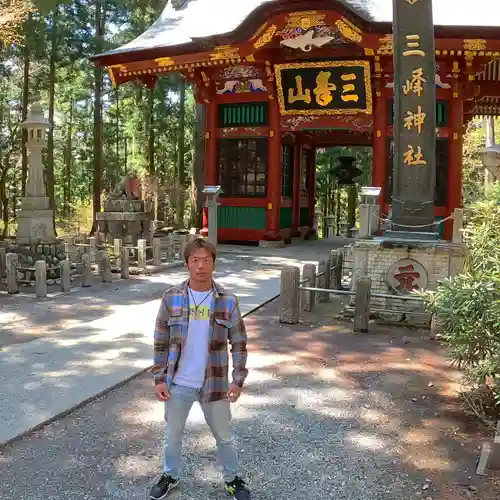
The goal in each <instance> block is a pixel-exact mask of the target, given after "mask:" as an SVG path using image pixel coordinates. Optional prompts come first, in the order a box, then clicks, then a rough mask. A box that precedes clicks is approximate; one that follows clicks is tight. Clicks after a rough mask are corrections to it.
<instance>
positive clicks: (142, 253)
mask: <svg viewBox="0 0 500 500" xmlns="http://www.w3.org/2000/svg"><path fill="white" fill-rule="evenodd" d="M137 267H139V268H140V269H146V267H147V260H146V240H137Z"/></svg>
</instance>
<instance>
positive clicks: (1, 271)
mask: <svg viewBox="0 0 500 500" xmlns="http://www.w3.org/2000/svg"><path fill="white" fill-rule="evenodd" d="M6 270H7V250H6V249H5V248H3V247H0V277H2V276H5V272H6Z"/></svg>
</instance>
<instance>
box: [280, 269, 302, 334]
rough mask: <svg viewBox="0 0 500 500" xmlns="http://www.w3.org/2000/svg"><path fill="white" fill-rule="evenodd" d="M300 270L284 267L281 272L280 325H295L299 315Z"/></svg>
mask: <svg viewBox="0 0 500 500" xmlns="http://www.w3.org/2000/svg"><path fill="white" fill-rule="evenodd" d="M299 283H300V269H299V268H298V267H297V266H286V267H284V268H283V269H282V270H281V282H280V323H286V324H289V325H296V324H297V323H298V322H299V314H300V295H299Z"/></svg>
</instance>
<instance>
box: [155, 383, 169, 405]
mask: <svg viewBox="0 0 500 500" xmlns="http://www.w3.org/2000/svg"><path fill="white" fill-rule="evenodd" d="M155 395H156V398H157V399H158V401H168V400H169V399H170V393H169V392H168V389H167V384H158V385H155Z"/></svg>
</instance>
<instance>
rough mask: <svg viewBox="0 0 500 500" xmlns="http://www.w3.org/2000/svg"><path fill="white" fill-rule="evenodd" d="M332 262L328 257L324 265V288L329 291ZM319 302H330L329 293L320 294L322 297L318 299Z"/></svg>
mask: <svg viewBox="0 0 500 500" xmlns="http://www.w3.org/2000/svg"><path fill="white" fill-rule="evenodd" d="M331 267H332V260H331V258H330V256H328V260H327V261H326V265H325V288H326V289H330V283H331V277H332V271H331ZM319 300H320V301H321V302H330V294H329V293H324V294H322V297H321V296H320V299H319Z"/></svg>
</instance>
